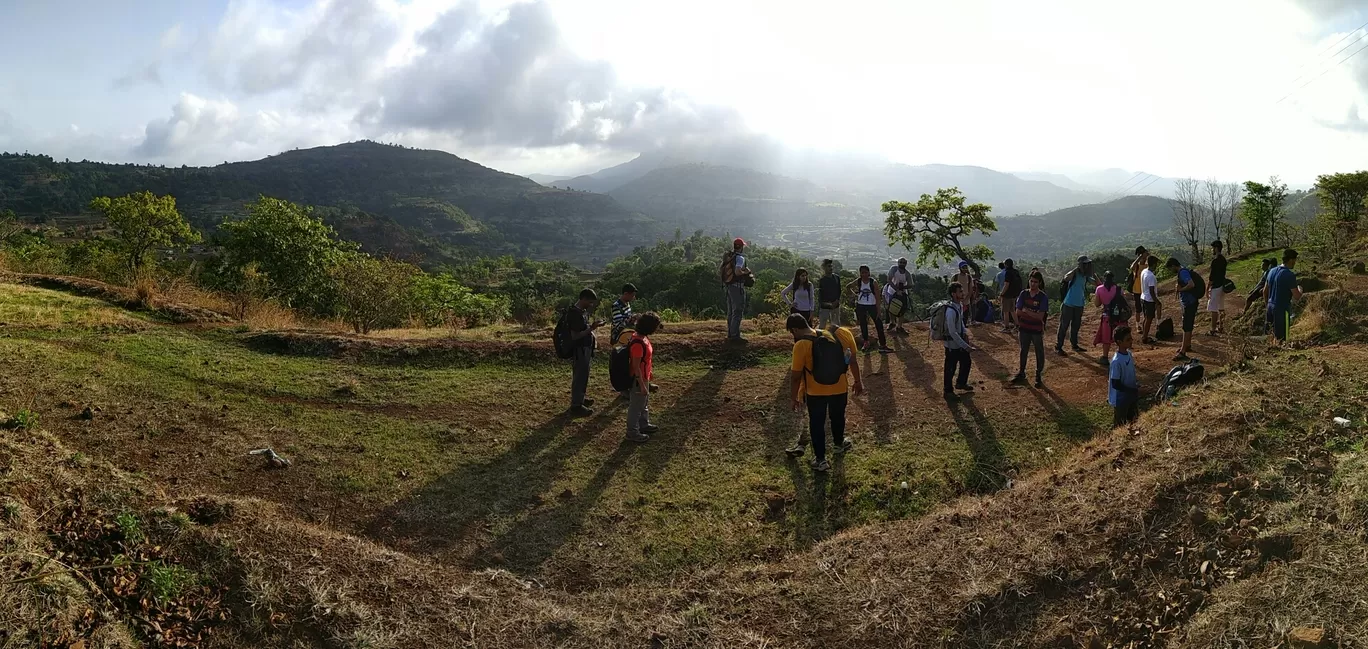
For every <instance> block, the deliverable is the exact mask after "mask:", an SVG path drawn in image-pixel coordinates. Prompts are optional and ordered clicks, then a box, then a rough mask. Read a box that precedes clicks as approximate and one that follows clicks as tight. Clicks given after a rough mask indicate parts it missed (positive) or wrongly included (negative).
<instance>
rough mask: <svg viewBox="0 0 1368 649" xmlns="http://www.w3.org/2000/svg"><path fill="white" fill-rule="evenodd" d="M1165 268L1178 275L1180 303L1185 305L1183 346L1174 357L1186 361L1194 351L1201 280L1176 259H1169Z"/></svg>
mask: <svg viewBox="0 0 1368 649" xmlns="http://www.w3.org/2000/svg"><path fill="white" fill-rule="evenodd" d="M1164 267H1165V268H1167V269H1168V270H1169V272H1171V273H1175V274H1177V276H1178V279H1177V281H1176V283H1177V285H1178V302H1179V303H1180V304H1182V305H1183V344H1182V345H1181V346H1180V347H1179V348H1178V353H1177V354H1174V355H1173V360H1175V361H1186V360H1188V352H1190V351H1192V329H1193V327H1194V326H1195V325H1196V320H1197V293H1198V287H1197V282H1198V281H1200V280H1199V279H1197V273H1195V272H1193V271H1191V270H1189V269H1187V268H1186V267H1184V266H1183V264H1182V263H1181V262H1179V261H1178V259H1177V258H1176V257H1169V258H1168V261H1167V262H1164Z"/></svg>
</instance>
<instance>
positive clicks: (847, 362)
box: [842, 347, 852, 367]
mask: <svg viewBox="0 0 1368 649" xmlns="http://www.w3.org/2000/svg"><path fill="white" fill-rule="evenodd" d="M842 351H843V352H844V354H845V362H846V367H850V357H851V356H852V354H851V353H850V348H849V347H844V348H842Z"/></svg>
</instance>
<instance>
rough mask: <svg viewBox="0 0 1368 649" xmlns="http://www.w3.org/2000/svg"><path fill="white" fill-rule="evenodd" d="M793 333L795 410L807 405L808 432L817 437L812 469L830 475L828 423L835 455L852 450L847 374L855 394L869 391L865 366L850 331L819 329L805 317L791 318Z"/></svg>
mask: <svg viewBox="0 0 1368 649" xmlns="http://www.w3.org/2000/svg"><path fill="white" fill-rule="evenodd" d="M785 326H787V327H788V330H789V333H791V334H793V362H792V364H791V365H790V367H789V370H790V375H789V381H790V385H791V387H790V395H791V397H792V399H793V410H794V412H798V411H799V410H801V409H802V407H803V403H804V400H806V402H807V411H808V434H809V436H810V437H811V438H812V453H813V458H812V468H813V470H814V471H827V470H829V469H830V468H831V464H830V463H829V462H827V457H826V422H827V419H830V420H831V442H832V445H833V447H834V450H835V452H836V453H842V454H844V453H845V452H847V451H849V450H850V447H851V444H850V440H848V439H846V438H845V413H846V405H847V403H848V402H849V395H848V386H847V378H846V377H847V376H849V377H850V378H853V379H854V381H855V396H860V394H861V393H863V392H864V382H863V381H862V380H861V379H860V362H859V360H857V359H856V353H855V336H854V334H852V333H850V330H849V329H844V328H842V327H831V328H830V329H823V330H821V331H814V330H813V329H812V326H811V325H810V324H809V323H808V321H807V320H805V319H804V318H803V317H802V316H801V315H798V314H796V313H795V314H792V315H790V316H789V317H788V322H787V323H786V325H785ZM787 452H788V454H789V456H791V457H797V456H798V455H802V452H803V448H802V445H801V443H800V444H799V445H798V446H796V447H794V448H791V449H789V450H788V451H787Z"/></svg>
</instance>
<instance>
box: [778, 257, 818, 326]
mask: <svg viewBox="0 0 1368 649" xmlns="http://www.w3.org/2000/svg"><path fill="white" fill-rule="evenodd" d="M779 297H780V299H782V300H783V301H784V304H787V305H789V313H797V314H799V315H801V316H803V317H804V318H807V319H808V324H809V325H816V324H817V301H816V298H817V294H816V292H815V290H814V288H813V286H812V282H811V281H810V280H808V272H807V269H806V268H799V269H798V270H797V271H796V272H794V273H793V282H791V283H790V284H789V285H788V286H786V287H784V290H783V291H781V292H780V293H779Z"/></svg>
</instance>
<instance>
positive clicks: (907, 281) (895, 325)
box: [884, 257, 912, 336]
mask: <svg viewBox="0 0 1368 649" xmlns="http://www.w3.org/2000/svg"><path fill="white" fill-rule="evenodd" d="M911 288H912V272H911V271H909V270H907V257H902V258H899V259H898V263H897V264H895V265H894V266H893V267H892V268H889V269H888V285H887V286H885V287H884V313H885V315H886V316H887V317H886V318H885V319H886V320H888V325H889V326H890V327H892V329H891V331H890V333H894V334H898V335H901V336H906V335H907V330H906V329H904V328H903V323H904V322H906V321H907V317H908V314H909V313H911V310H912V309H911V301H910V299H911V298H910V296H909V295H908V293H907V292H908V291H909V290H911ZM895 299H902V300H903V310H902V313H899V314H898V315H893V312H892V311H891V310H890V309H889V308H888V305H889V304H891V303H892V302H893V300H895Z"/></svg>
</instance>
